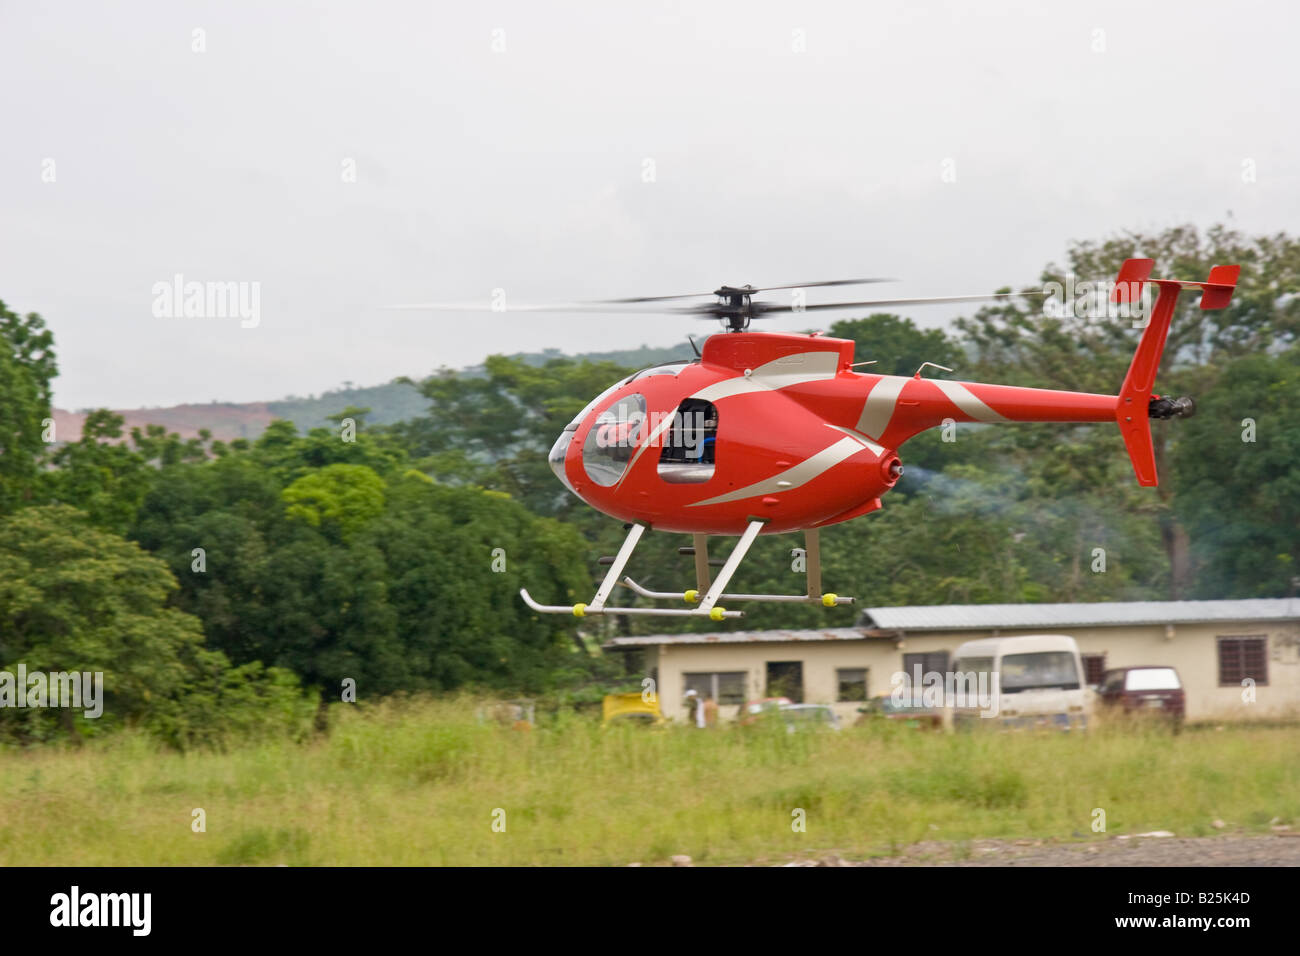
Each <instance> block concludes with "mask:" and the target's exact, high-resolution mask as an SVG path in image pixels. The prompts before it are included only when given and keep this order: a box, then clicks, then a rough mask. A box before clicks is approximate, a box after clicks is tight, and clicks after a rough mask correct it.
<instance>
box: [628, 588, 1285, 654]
mask: <svg viewBox="0 0 1300 956" xmlns="http://www.w3.org/2000/svg"><path fill="white" fill-rule="evenodd" d="M1213 621H1300V598H1247V599H1242V600H1236V601H1119V602H1104V603H1097V604H946V605H942V604H941V605H917V606H912V607H873V608H867V609H866V610H864V611H863V613H862V617H861V618H860V619H859V621H858V626H857V627H827V628H818V629H813V630H798V631H795V630H774V631H716V632H709V633H703V634H647V635H645V636H644V637H615V638H612V639H610V640H609V641H607V642H606V643H605V646H606V647H610V648H614V647H646V646H655V645H659V644H755V643H771V644H775V643H790V642H795V641H859V640H864V639H866V638H868V637H870V636H871V633H870V632H871V630H873V629H879V630H885V631H912V632H916V631H980V630H994V629H999V628H1001V629H1019V628H1035V629H1042V630H1043V631H1045V632H1050V631H1051V630H1052V629H1053V628H1060V627H1119V626H1123V625H1131V626H1137V625H1151V624H1197V623H1209V622H1213Z"/></svg>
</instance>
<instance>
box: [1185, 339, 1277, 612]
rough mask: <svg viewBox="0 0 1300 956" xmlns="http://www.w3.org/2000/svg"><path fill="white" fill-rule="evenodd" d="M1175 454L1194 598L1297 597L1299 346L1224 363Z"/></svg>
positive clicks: (1186, 424) (1186, 428) (1187, 426)
mask: <svg viewBox="0 0 1300 956" xmlns="http://www.w3.org/2000/svg"><path fill="white" fill-rule="evenodd" d="M1183 427H1184V433H1183V435H1182V438H1181V441H1180V442H1179V444H1178V446H1177V449H1176V450H1175V452H1174V455H1173V461H1172V465H1173V468H1172V471H1173V475H1174V483H1175V487H1176V489H1177V498H1176V507H1177V510H1178V513H1179V516H1180V517H1181V519H1182V520H1183V521H1184V523H1185V524H1186V526H1187V528H1188V529H1189V535H1190V540H1191V546H1192V553H1193V555H1194V557H1195V559H1196V560H1195V567H1196V571H1197V573H1196V587H1195V592H1194V593H1195V594H1196V595H1197V596H1199V597H1207V598H1227V597H1277V596H1281V595H1284V594H1291V593H1295V590H1296V586H1297V583H1300V582H1298V581H1297V575H1300V469H1297V467H1296V463H1297V462H1300V347H1295V346H1293V347H1292V348H1290V349H1288V350H1287V351H1285V352H1283V353H1282V354H1279V355H1251V356H1247V357H1245V358H1242V359H1238V360H1237V361H1235V362H1233V363H1231V364H1229V365H1227V366H1226V367H1225V368H1224V369H1223V370H1222V373H1221V375H1220V377H1219V381H1218V385H1217V386H1216V388H1215V389H1214V390H1213V391H1211V392H1210V393H1208V394H1206V395H1205V396H1204V397H1203V398H1202V400H1201V403H1200V407H1199V408H1198V409H1197V415H1196V417H1195V418H1193V419H1192V420H1191V421H1189V422H1185V423H1183Z"/></svg>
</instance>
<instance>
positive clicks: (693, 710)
mask: <svg viewBox="0 0 1300 956" xmlns="http://www.w3.org/2000/svg"><path fill="white" fill-rule="evenodd" d="M685 703H686V716H687V719H688V720H690V721H691V723H693V724H695V726H696V727H699V728H700V729H701V730H703V729H704V701H703V700H701V699H700V695H699V694H698V693H697V692H696V691H695V690H694V689H691V690H688V691H687V692H686V700H685Z"/></svg>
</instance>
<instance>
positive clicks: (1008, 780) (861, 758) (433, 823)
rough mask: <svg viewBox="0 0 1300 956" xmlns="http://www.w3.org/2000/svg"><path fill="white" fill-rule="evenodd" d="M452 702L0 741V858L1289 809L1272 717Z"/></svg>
mask: <svg viewBox="0 0 1300 956" xmlns="http://www.w3.org/2000/svg"><path fill="white" fill-rule="evenodd" d="M476 704H477V702H475V701H472V700H469V699H465V698H461V699H455V700H447V699H443V700H437V701H428V700H416V701H405V702H395V701H394V702H387V703H384V704H380V705H377V706H373V707H362V706H360V705H350V706H349V705H338V708H337V709H338V710H339V711H340V713H338V714H337V715H336V719H335V720H334V726H333V728H332V730H331V732H330V733H329V734H328V735H327V736H325V737H322V738H319V739H316V740H314V741H311V742H307V743H298V744H294V743H288V742H286V743H260V744H250V745H248V746H245V747H234V748H231V749H230V750H228V751H227V752H225V753H189V754H178V753H174V752H169V751H165V750H160V749H158V748H157V746H156V745H154V744H152V743H151V742H150V741H149V739H148V738H146V737H144V736H136V735H132V734H121V735H117V736H115V737H113V738H112V739H108V740H104V741H98V742H95V743H94V744H92V745H89V746H86V747H83V748H81V749H76V750H74V749H61V748H37V749H32V750H25V751H22V750H5V751H0V863H3V864H9V865H14V864H36V865H42V864H57V865H73V864H84V865H105V864H120V865H140V864H245V863H249V864H270V863H288V864H291V865H292V864H337V865H348V864H398V865H440V864H462V865H466V864H467V865H475V864H557V863H558V864H618V863H628V862H632V861H639V862H642V863H647V864H648V863H658V862H663V861H665V860H667V859H668V858H669V857H670V856H671V855H673V854H678V853H684V854H688V855H690V856H691V857H693V858H694V859H695V860H696V861H697V862H706V863H711V862H712V863H726V862H739V861H750V860H771V861H775V860H779V859H785V858H788V857H791V856H794V855H803V854H811V853H816V852H820V851H824V850H830V849H834V850H837V851H839V852H841V853H844V854H846V855H849V854H855V855H866V854H878V853H888V852H891V851H895V850H897V849H898V848H899V847H902V846H904V845H907V844H910V843H913V842H916V841H919V840H934V839H937V840H948V841H953V842H954V845H957V846H961V845H964V841H968V840H970V839H973V838H980V837H1002V838H1019V837H1056V838H1062V839H1071V838H1076V837H1084V838H1089V839H1091V838H1096V837H1097V836H1098V834H1095V833H1094V832H1093V830H1092V823H1093V820H1094V814H1093V811H1094V809H1095V808H1100V809H1101V810H1104V811H1105V815H1106V816H1105V822H1106V829H1107V833H1109V834H1116V833H1133V832H1141V831H1144V830H1150V829H1168V830H1173V831H1175V832H1176V833H1178V834H1179V835H1200V834H1208V833H1213V832H1216V831H1215V830H1213V829H1211V826H1210V825H1211V822H1212V821H1213V820H1215V819H1216V818H1221V819H1223V820H1224V821H1226V822H1227V823H1228V824H1229V826H1230V827H1240V828H1243V829H1247V830H1249V829H1259V828H1266V826H1267V824H1268V823H1269V822H1270V821H1272V820H1273V819H1274V818H1281V819H1282V820H1285V821H1288V822H1292V821H1295V820H1297V819H1298V818H1300V728H1295V727H1272V728H1250V727H1230V728H1226V729H1222V730H1213V729H1204V730H1196V729H1191V730H1188V731H1185V732H1184V733H1182V734H1179V735H1172V734H1170V733H1168V732H1166V731H1162V730H1160V729H1158V728H1154V727H1153V728H1148V729H1142V728H1123V729H1117V728H1103V729H1100V730H1095V731H1092V732H1089V733H1087V734H1057V733H1048V734H1019V733H1017V734H995V733H972V734H936V733H922V732H918V731H914V730H909V729H907V728H904V727H900V726H897V725H893V724H888V725H885V726H877V727H869V728H868V727H853V728H847V729H845V730H843V731H841V732H839V733H831V732H825V733H812V732H809V733H799V734H787V733H785V732H784V731H783V730H781V729H780V728H779V727H777V728H735V727H729V728H719V729H717V730H711V731H698V730H694V729H691V728H686V727H668V728H664V729H660V730H648V729H646V728H643V727H613V728H610V729H602V728H601V727H600V726H599V725H598V724H597V723H596V722H595V721H592V720H590V719H589V718H586V717H577V716H574V715H573V714H571V713H567V712H561V713H559V714H558V715H556V716H554V717H552V718H548V719H547V720H546V721H545V722H544V723H543V724H542V725H541V726H539V727H537V728H534V729H533V730H531V731H521V730H513V729H510V728H507V727H501V726H498V725H496V724H492V723H487V724H483V723H479V722H478V721H477V719H476V717H475V714H476V712H477V706H476ZM195 808H202V810H203V811H204V813H205V817H206V832H202V833H196V832H193V830H192V828H191V823H192V820H193V816H192V811H193V810H194V809H195ZM796 810H802V811H804V818H805V819H806V830H805V832H795V830H794V829H793V828H792V822H793V821H794V820H795V816H796V815H795V811H796ZM497 811H503V812H504V816H503V817H502V815H501V814H500V813H497ZM494 820H495V821H496V822H497V825H498V827H499V826H500V824H501V821H502V820H504V832H497V831H496V830H494V829H493V823H494Z"/></svg>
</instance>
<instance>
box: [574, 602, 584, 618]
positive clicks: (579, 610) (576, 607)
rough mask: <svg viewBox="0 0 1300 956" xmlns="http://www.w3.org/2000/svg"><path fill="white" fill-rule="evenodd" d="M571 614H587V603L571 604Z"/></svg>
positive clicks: (579, 615)
mask: <svg viewBox="0 0 1300 956" xmlns="http://www.w3.org/2000/svg"><path fill="white" fill-rule="evenodd" d="M573 616H574V617H586V616H587V605H585V604H575V605H573Z"/></svg>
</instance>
